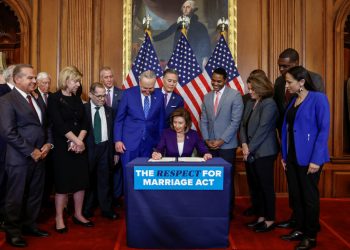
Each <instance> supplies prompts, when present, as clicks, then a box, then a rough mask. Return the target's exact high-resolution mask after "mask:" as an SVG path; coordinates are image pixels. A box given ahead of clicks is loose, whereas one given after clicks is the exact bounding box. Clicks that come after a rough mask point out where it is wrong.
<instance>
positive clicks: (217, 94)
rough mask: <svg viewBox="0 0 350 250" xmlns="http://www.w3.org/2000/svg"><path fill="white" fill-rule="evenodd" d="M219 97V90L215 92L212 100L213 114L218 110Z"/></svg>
mask: <svg viewBox="0 0 350 250" xmlns="http://www.w3.org/2000/svg"><path fill="white" fill-rule="evenodd" d="M219 98H220V92H216V96H215V101H214V114H215V115H216V112H217V111H218V106H219Z"/></svg>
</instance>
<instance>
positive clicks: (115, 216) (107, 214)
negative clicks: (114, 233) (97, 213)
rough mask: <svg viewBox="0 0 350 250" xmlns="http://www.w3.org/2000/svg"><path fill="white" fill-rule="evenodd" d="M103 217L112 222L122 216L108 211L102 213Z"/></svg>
mask: <svg viewBox="0 0 350 250" xmlns="http://www.w3.org/2000/svg"><path fill="white" fill-rule="evenodd" d="M102 217H105V218H107V219H110V220H116V219H118V218H119V217H120V216H119V214H117V213H115V212H113V211H108V212H102Z"/></svg>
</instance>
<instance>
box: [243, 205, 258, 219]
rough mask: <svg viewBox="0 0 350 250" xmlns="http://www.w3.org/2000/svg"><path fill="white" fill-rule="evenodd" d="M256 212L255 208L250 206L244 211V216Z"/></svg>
mask: <svg viewBox="0 0 350 250" xmlns="http://www.w3.org/2000/svg"><path fill="white" fill-rule="evenodd" d="M254 214H255V213H254V208H253V207H248V208H247V209H246V210H244V211H243V215H244V216H248V217H249V216H253V215H254Z"/></svg>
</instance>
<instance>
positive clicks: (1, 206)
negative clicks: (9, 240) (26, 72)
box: [0, 65, 15, 231]
mask: <svg viewBox="0 0 350 250" xmlns="http://www.w3.org/2000/svg"><path fill="white" fill-rule="evenodd" d="M14 67H15V65H10V66H8V67H7V68H6V70H5V71H4V72H3V77H4V80H5V83H4V84H0V96H3V95H5V94H7V93H8V92H10V91H11V90H12V89H13V88H14V87H15V85H14V82H13V77H12V73H13V69H14ZM5 156H6V141H5V139H4V138H2V137H1V136H0V231H4V230H5V227H4V220H5V197H6V180H7V178H6V172H5Z"/></svg>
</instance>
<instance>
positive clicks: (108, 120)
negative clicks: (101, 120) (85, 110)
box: [105, 106, 112, 138]
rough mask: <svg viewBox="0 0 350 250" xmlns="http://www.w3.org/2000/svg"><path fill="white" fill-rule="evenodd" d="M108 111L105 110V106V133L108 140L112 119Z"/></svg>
mask: <svg viewBox="0 0 350 250" xmlns="http://www.w3.org/2000/svg"><path fill="white" fill-rule="evenodd" d="M108 111H109V110H107V108H106V106H105V115H106V122H107V133H108V138H109V135H111V130H112V128H111V122H110V121H111V119H112V116H111V115H112V114H111V112H108Z"/></svg>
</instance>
